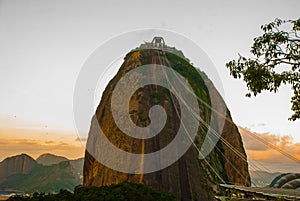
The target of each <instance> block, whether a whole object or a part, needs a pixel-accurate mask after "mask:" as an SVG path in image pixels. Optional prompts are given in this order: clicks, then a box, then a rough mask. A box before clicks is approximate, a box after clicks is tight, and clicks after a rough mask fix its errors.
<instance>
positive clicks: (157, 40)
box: [151, 36, 166, 48]
mask: <svg viewBox="0 0 300 201" xmlns="http://www.w3.org/2000/svg"><path fill="white" fill-rule="evenodd" d="M151 44H152V46H153V47H162V48H163V47H166V44H165V40H164V39H163V37H158V36H155V37H154V38H153V40H152V42H151Z"/></svg>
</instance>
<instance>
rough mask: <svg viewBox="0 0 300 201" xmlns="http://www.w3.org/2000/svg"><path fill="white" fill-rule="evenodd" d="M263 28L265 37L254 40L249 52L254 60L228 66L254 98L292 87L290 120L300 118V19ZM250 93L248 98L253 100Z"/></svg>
mask: <svg viewBox="0 0 300 201" xmlns="http://www.w3.org/2000/svg"><path fill="white" fill-rule="evenodd" d="M261 29H262V30H263V34H262V35H261V36H259V37H257V38H254V43H253V45H252V48H251V51H250V52H251V53H252V54H253V55H254V58H245V57H243V56H241V55H240V56H239V58H238V59H237V60H232V61H230V62H228V63H227V64H226V67H227V68H229V70H230V74H231V75H232V76H233V77H234V78H241V77H243V80H244V81H245V82H246V84H247V87H248V89H249V91H250V92H251V93H253V94H254V96H256V95H257V94H259V93H261V92H262V91H263V90H267V91H270V92H277V90H278V88H279V87H280V85H281V84H290V85H291V87H292V90H293V92H294V95H293V97H292V98H291V103H292V108H291V110H292V111H293V112H294V114H293V115H292V116H291V117H290V118H289V120H293V121H295V120H296V119H300V18H299V19H297V20H286V21H285V20H280V19H275V21H274V22H271V23H269V24H266V25H262V26H261ZM251 93H248V94H246V95H247V96H249V97H250V96H251Z"/></svg>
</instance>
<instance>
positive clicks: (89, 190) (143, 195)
mask: <svg viewBox="0 0 300 201" xmlns="http://www.w3.org/2000/svg"><path fill="white" fill-rule="evenodd" d="M57 200H59V201H102V200H103V201H104V200H105V201H127V200H128V201H135V200H136V201H141V200H144V201H160V200H161V201H175V200H176V199H175V197H173V196H171V195H168V194H166V193H165V192H163V191H161V190H158V189H154V188H151V187H148V186H145V185H142V184H134V183H129V182H123V183H120V184H116V185H111V186H102V187H93V186H92V187H82V186H77V187H76V188H75V190H74V193H71V192H69V191H67V190H60V192H59V193H57V194H45V193H34V194H32V195H30V196H25V195H16V196H13V197H10V198H9V199H8V201H57Z"/></svg>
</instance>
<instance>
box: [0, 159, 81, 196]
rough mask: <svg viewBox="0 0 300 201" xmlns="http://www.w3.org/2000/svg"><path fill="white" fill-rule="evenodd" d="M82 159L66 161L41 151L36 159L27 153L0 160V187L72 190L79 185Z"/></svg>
mask: <svg viewBox="0 0 300 201" xmlns="http://www.w3.org/2000/svg"><path fill="white" fill-rule="evenodd" d="M83 162H84V159H83V158H79V159H77V160H69V159H67V158H65V157H62V156H56V155H53V154H43V155H41V156H39V157H38V158H37V159H36V160H34V159H33V158H32V157H30V156H28V155H27V154H21V155H17V156H13V157H9V158H6V159H4V160H3V161H2V162H0V190H6V191H8V190H14V191H16V190H17V191H23V192H27V193H31V192H36V191H38V192H58V191H59V190H60V189H67V190H70V191H72V190H73V189H74V187H75V186H77V185H80V184H82V179H83V177H82V172H83Z"/></svg>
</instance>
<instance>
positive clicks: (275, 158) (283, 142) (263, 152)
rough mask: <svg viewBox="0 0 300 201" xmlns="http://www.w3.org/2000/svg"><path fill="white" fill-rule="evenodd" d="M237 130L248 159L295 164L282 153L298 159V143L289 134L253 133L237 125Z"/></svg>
mask: <svg viewBox="0 0 300 201" xmlns="http://www.w3.org/2000/svg"><path fill="white" fill-rule="evenodd" d="M239 131H240V133H241V135H242V138H243V142H244V146H245V149H246V153H247V156H248V159H249V160H255V161H262V162H273V163H289V164H295V161H293V160H292V159H290V158H289V157H287V156H285V155H284V154H288V155H290V156H292V157H294V158H297V159H298V160H300V143H295V142H293V138H292V137H291V136H289V135H284V136H279V135H275V134H270V133H254V132H251V131H250V130H249V129H245V128H242V127H239ZM274 148H275V149H274ZM276 149H277V150H276ZM278 150H279V151H282V152H284V154H282V153H280V152H279V151H278Z"/></svg>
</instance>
